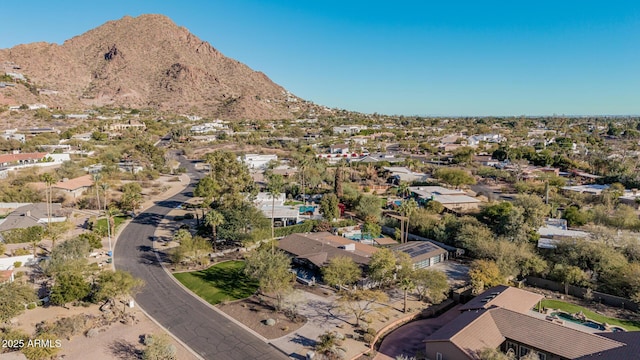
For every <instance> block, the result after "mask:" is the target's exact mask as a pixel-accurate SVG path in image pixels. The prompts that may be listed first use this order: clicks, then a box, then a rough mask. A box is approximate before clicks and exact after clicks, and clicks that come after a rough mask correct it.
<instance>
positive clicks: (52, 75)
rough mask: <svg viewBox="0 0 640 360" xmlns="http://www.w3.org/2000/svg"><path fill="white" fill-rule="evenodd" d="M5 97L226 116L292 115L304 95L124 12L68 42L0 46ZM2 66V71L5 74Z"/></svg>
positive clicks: (158, 20) (153, 18)
mask: <svg viewBox="0 0 640 360" xmlns="http://www.w3.org/2000/svg"><path fill="white" fill-rule="evenodd" d="M0 64H1V65H2V66H4V72H5V73H18V74H23V75H24V76H25V77H26V79H28V83H27V82H23V83H21V84H17V85H16V86H7V87H4V88H0V104H1V103H5V104H17V105H19V104H29V103H44V104H47V105H49V106H50V107H60V108H63V109H83V108H87V107H91V106H124V107H131V108H156V109H159V110H165V111H174V112H176V113H190V114H200V115H207V116H212V117H220V118H225V119H246V118H249V119H278V118H292V117H294V116H295V115H296V114H297V113H299V112H301V111H304V110H305V106H307V104H306V102H304V101H303V100H301V99H299V98H297V97H295V96H293V95H291V94H290V93H288V92H287V91H286V90H285V89H284V88H282V87H281V86H279V85H277V84H275V83H274V82H273V81H271V80H270V79H269V78H268V77H267V76H266V75H265V74H263V73H261V72H257V71H253V70H251V69H250V68H249V67H247V66H246V65H244V64H242V63H240V62H238V61H236V60H233V59H230V58H228V57H225V56H224V55H222V54H221V53H220V52H219V51H218V50H216V49H215V48H214V47H213V46H211V45H210V44H209V43H207V42H206V41H202V40H200V39H199V38H198V37H196V36H195V35H193V34H191V33H190V32H189V31H188V30H187V29H185V28H183V27H179V26H177V25H176V24H174V23H173V22H172V21H171V20H170V19H169V18H167V17H165V16H162V15H141V16H138V17H135V18H133V17H129V16H126V17H124V18H122V19H120V20H115V21H109V22H107V23H105V24H103V25H102V26H99V27H97V28H95V29H93V30H90V31H87V32H86V33H84V34H82V35H79V36H76V37H74V38H72V39H69V40H67V41H65V42H64V43H63V44H62V45H57V44H50V43H44V42H41V43H32V44H25V45H18V46H15V47H13V48H11V49H0ZM1 71H2V69H0V75H2V72H1Z"/></svg>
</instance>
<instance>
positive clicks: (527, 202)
mask: <svg viewBox="0 0 640 360" xmlns="http://www.w3.org/2000/svg"><path fill="white" fill-rule="evenodd" d="M513 205H515V206H516V207H520V208H522V209H523V210H524V212H523V216H524V221H525V223H527V224H528V225H529V227H530V228H531V229H536V230H537V229H538V228H539V227H541V226H542V225H544V220H545V218H546V217H547V216H549V212H550V211H551V207H550V206H549V205H547V204H545V203H544V201H542V199H541V198H540V197H539V196H536V195H518V196H517V197H516V199H515V200H514V202H513Z"/></svg>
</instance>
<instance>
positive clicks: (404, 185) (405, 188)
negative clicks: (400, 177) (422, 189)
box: [398, 181, 411, 199]
mask: <svg viewBox="0 0 640 360" xmlns="http://www.w3.org/2000/svg"><path fill="white" fill-rule="evenodd" d="M410 193H411V190H410V189H409V183H408V182H406V181H401V182H400V184H399V185H398V195H400V196H401V197H402V198H403V199H404V198H406V197H407V196H409V194H410Z"/></svg>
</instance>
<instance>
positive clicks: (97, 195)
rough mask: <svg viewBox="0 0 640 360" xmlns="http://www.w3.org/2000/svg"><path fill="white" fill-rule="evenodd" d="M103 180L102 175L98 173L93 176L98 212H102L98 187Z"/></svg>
mask: <svg viewBox="0 0 640 360" xmlns="http://www.w3.org/2000/svg"><path fill="white" fill-rule="evenodd" d="M101 179H102V175H100V174H98V173H96V174H93V186H94V187H95V188H96V205H97V207H98V212H100V193H99V192H98V187H99V186H100V185H99V183H100V180H101Z"/></svg>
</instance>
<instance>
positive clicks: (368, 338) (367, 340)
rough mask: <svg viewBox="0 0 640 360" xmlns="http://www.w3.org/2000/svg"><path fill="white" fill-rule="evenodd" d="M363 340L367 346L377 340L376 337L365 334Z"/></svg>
mask: <svg viewBox="0 0 640 360" xmlns="http://www.w3.org/2000/svg"><path fill="white" fill-rule="evenodd" d="M362 339H363V340H364V342H366V343H367V344H371V343H372V342H373V339H375V335H371V334H364V336H363V337H362Z"/></svg>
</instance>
